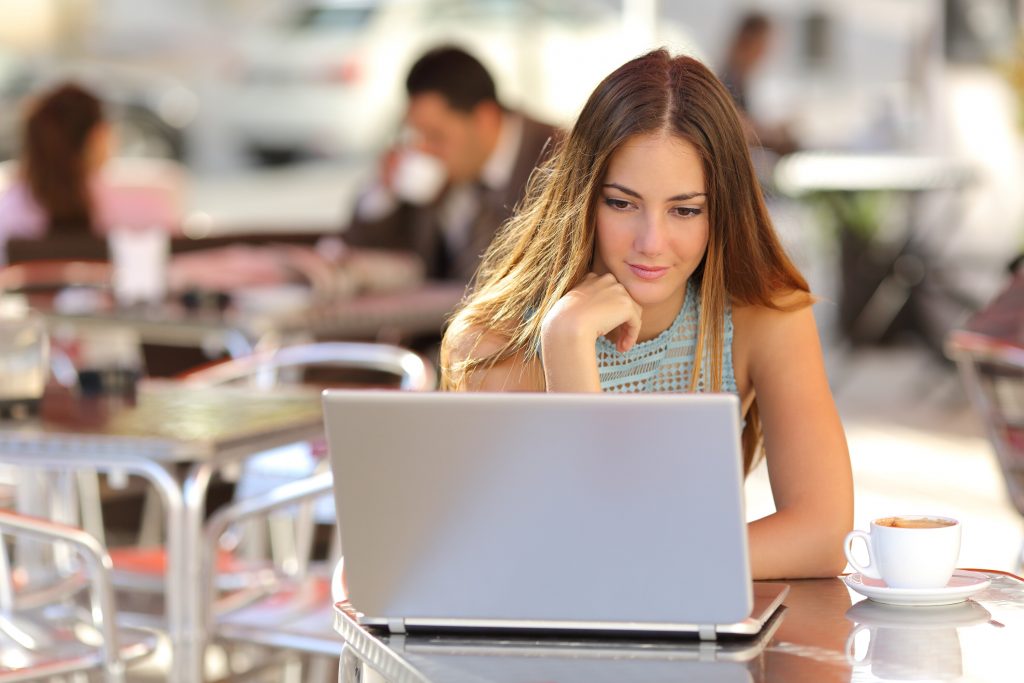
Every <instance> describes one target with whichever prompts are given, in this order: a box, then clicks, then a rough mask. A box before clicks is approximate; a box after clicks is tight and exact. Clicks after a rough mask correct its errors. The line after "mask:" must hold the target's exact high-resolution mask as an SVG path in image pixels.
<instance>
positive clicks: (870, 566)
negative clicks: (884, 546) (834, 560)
mask: <svg viewBox="0 0 1024 683" xmlns="http://www.w3.org/2000/svg"><path fill="white" fill-rule="evenodd" d="M857 538H860V539H863V540H864V546H865V547H866V548H867V551H868V563H867V564H866V565H861V564H860V563H859V562H857V560H856V559H854V557H853V553H851V552H850V545H851V544H852V543H853V541H854V540H855V539H857ZM843 552H844V553H846V560H847V562H849V563H850V566H851V567H853V568H854V569H856V570H857V571H859V572H860V573H861V574H863V575H864V576H867V577H868V578H871V579H881V578H882V575H881V574H879V573H878V569H877V568H876V567H877V564H878V563H877V562H875V551H874V550H873V549H872V547H871V534H869V533H868V532H866V531H859V530H855V531H851V532H850V533H848V534H846V539H845V540H844V541H843Z"/></svg>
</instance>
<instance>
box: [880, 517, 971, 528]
mask: <svg viewBox="0 0 1024 683" xmlns="http://www.w3.org/2000/svg"><path fill="white" fill-rule="evenodd" d="M875 524H877V525H878V526H887V527H891V528H894V529H941V528H942V527H947V526H953V525H954V524H956V522H954V521H952V520H949V519H938V518H935V517H883V518H882V519H876V520H875Z"/></svg>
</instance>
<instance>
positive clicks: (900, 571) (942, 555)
mask: <svg viewBox="0 0 1024 683" xmlns="http://www.w3.org/2000/svg"><path fill="white" fill-rule="evenodd" d="M858 538H859V539H861V540H863V541H864V544H865V546H866V547H867V551H868V563H867V564H865V565H862V564H861V563H860V562H859V561H858V560H857V559H856V558H855V557H854V556H853V553H852V552H851V545H852V543H853V541H854V540H856V539H858ZM844 550H845V551H846V559H847V560H848V561H849V562H850V565H851V566H852V567H853V568H854V569H856V570H857V571H859V572H860V573H861V574H862V575H863V576H866V577H868V578H872V579H881V580H882V581H884V582H885V584H886V585H887V586H889V587H890V588H926V589H935V588H943V587H944V586H945V585H946V584H948V583H949V580H950V578H952V576H953V570H954V569H955V568H956V562H957V559H958V558H959V557H960V523H959V522H958V521H957V520H955V519H952V518H950V517H939V516H935V515H900V516H892V517H879V518H878V519H876V520H874V521H873V522H871V532H870V533H869V532H866V531H851V532H850V533H849V534H847V535H846V540H845V542H844Z"/></svg>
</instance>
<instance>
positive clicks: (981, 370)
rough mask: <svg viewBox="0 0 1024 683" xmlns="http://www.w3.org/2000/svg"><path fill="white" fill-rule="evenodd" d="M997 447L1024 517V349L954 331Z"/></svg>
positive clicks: (955, 350)
mask: <svg viewBox="0 0 1024 683" xmlns="http://www.w3.org/2000/svg"><path fill="white" fill-rule="evenodd" d="M949 350H950V355H952V356H953V357H954V358H955V359H956V361H957V365H958V367H959V368H960V375H961V377H962V379H963V382H964V385H965V387H966V388H967V391H968V394H969V397H970V399H971V403H972V404H973V406H974V409H975V410H976V412H977V413H978V415H979V417H981V420H982V422H983V423H984V425H985V428H986V430H987V431H988V435H989V439H990V440H991V442H992V446H993V448H994V450H995V454H996V459H997V460H998V462H999V466H1000V469H1001V470H1002V473H1003V478H1004V480H1005V482H1006V488H1007V492H1008V493H1009V495H1010V499H1011V501H1012V502H1013V505H1014V507H1016V508H1017V511H1018V512H1020V514H1021V515H1024V353H1022V352H1021V351H1019V350H1016V349H1014V348H1012V347H1008V346H1000V345H994V344H983V343H980V341H979V340H978V339H975V338H973V337H971V336H970V335H966V334H960V335H957V334H954V335H953V337H952V338H951V340H950V344H949Z"/></svg>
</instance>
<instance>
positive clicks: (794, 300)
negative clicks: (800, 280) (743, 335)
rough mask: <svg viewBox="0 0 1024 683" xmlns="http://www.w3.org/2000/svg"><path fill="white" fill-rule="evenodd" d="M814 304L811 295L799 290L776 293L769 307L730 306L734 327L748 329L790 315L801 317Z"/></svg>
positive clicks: (759, 305) (744, 304) (735, 302)
mask: <svg viewBox="0 0 1024 683" xmlns="http://www.w3.org/2000/svg"><path fill="white" fill-rule="evenodd" d="M814 302H815V298H814V296H813V295H812V294H810V293H809V292H805V291H803V290H799V289H796V290H790V291H784V292H779V293H777V294H776V295H775V296H774V297H773V299H772V305H771V306H763V305H761V304H746V303H742V302H737V301H734V302H733V304H732V318H733V323H734V324H735V325H736V326H742V327H750V326H757V325H758V324H764V323H770V322H771V321H772V320H778V319H780V318H791V317H792V314H798V315H797V317H802V315H806V314H808V313H809V312H810V310H811V306H812V305H813V304H814Z"/></svg>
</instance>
